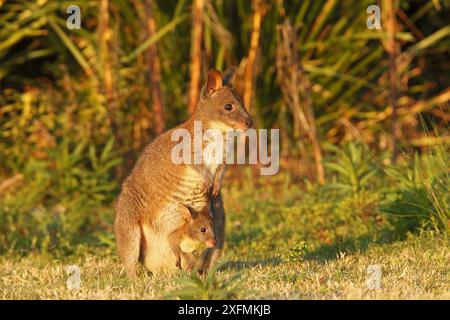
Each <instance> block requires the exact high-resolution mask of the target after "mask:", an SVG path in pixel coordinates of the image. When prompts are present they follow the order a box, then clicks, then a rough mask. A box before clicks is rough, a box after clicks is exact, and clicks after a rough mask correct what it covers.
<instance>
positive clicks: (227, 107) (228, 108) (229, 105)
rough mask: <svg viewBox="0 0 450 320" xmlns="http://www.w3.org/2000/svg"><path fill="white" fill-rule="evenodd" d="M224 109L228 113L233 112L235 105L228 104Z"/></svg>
mask: <svg viewBox="0 0 450 320" xmlns="http://www.w3.org/2000/svg"><path fill="white" fill-rule="evenodd" d="M224 108H225V110H227V111H231V110H233V105H232V104H231V103H227V104H226V105H225V107H224Z"/></svg>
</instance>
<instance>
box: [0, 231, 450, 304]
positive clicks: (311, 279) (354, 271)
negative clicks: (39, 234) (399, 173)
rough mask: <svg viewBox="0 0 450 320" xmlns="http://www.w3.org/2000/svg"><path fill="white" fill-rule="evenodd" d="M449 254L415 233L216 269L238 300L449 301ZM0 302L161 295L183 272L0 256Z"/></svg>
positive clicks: (106, 256)
mask: <svg viewBox="0 0 450 320" xmlns="http://www.w3.org/2000/svg"><path fill="white" fill-rule="evenodd" d="M449 261H450V251H449V250H448V243H444V242H443V240H442V239H436V238H423V237H419V238H414V239H410V240H407V241H402V242H394V243H391V244H388V245H378V244H377V245H373V246H370V247H369V248H368V249H367V250H366V251H365V252H357V253H352V254H344V253H342V254H341V255H339V256H337V257H336V258H335V259H331V260H327V261H317V260H306V261H302V262H290V263H270V262H267V261H261V262H258V261H246V262H241V263H238V262H236V260H235V259H231V262H230V263H229V265H228V266H227V265H226V266H225V267H224V270H221V271H219V272H218V274H217V279H219V281H221V280H222V279H227V278H228V277H230V276H231V275H233V274H235V273H237V272H239V273H240V278H239V279H238V280H237V281H238V282H239V284H240V289H239V290H238V292H237V295H236V296H235V297H236V298H243V299H248V298H255V299H450V264H449ZM69 264H78V265H79V266H80V270H81V288H80V289H72V290H69V289H68V288H67V285H66V281H67V279H68V277H69V276H68V274H67V272H66V270H65V269H66V268H67V266H68V265H69ZM373 264H378V265H380V266H381V271H382V274H381V283H380V288H379V289H373V290H370V289H369V288H368V286H367V280H368V278H369V275H368V273H367V267H368V266H369V265H373ZM0 274H1V287H2V290H1V292H0V298H1V299H160V298H164V297H166V295H167V294H168V293H170V292H174V291H177V289H179V287H180V279H181V278H182V277H183V275H180V274H178V275H172V276H168V275H166V276H157V277H154V276H151V275H147V274H144V273H141V275H140V278H139V280H138V281H137V282H135V283H131V282H129V281H128V280H127V278H126V276H125V274H124V273H123V270H122V267H121V265H120V263H119V261H118V259H117V258H116V257H115V256H114V255H113V254H110V253H109V252H98V254H96V255H94V254H86V255H82V256H78V257H74V258H70V259H67V260H65V261H60V260H55V259H52V258H50V257H48V256H45V255H30V256H28V257H26V258H17V257H16V258H6V257H2V258H1V260H0Z"/></svg>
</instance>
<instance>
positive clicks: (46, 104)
mask: <svg viewBox="0 0 450 320" xmlns="http://www.w3.org/2000/svg"><path fill="white" fill-rule="evenodd" d="M387 1H389V0H387ZM373 2H374V1H369V0H367V1H366V0H363V1H360V0H358V1H357V0H346V1H334V0H318V1H316V0H314V1H312V0H311V1H308V0H305V1H282V0H271V1H268V0H267V1H262V0H255V1H244V0H236V1H224V0H217V1H212V0H202V1H200V0H195V1H186V0H178V1H151V0H146V1H139V0H133V1H119V0H111V1H107V0H101V1H91V0H84V1H83V0H80V1H46V0H36V1H31V0H27V1H14V0H8V1H1V0H0V127H1V132H0V157H1V162H0V252H8V251H11V252H15V251H22V250H23V252H29V251H30V250H34V249H39V250H42V251H57V252H62V253H73V252H74V251H76V250H77V248H79V247H80V246H83V245H86V244H88V245H92V246H94V245H95V246H105V247H110V246H113V243H114V240H113V236H112V231H111V222H112V219H113V213H112V203H113V201H114V198H115V196H116V194H117V192H118V188H119V186H120V183H121V181H122V179H123V178H124V176H125V175H126V173H127V172H128V171H129V170H130V168H131V166H132V165H133V163H134V161H135V159H136V158H137V156H138V154H139V151H140V150H141V149H142V148H143V147H144V146H145V144H146V143H148V142H149V141H151V139H152V138H154V137H155V136H156V135H157V134H158V133H159V132H160V131H161V130H162V128H163V127H165V128H170V127H172V126H174V125H176V124H178V123H180V122H181V121H183V120H184V119H186V117H187V116H188V115H189V108H188V105H189V101H190V98H191V97H192V88H195V87H196V86H197V87H198V86H199V83H195V82H193V80H192V79H194V78H195V77H194V74H197V76H199V75H200V76H201V75H205V74H206V71H207V69H208V68H210V67H216V68H218V69H221V70H224V69H225V68H226V67H229V66H233V65H235V66H238V78H239V79H238V83H237V88H238V90H239V91H240V92H241V93H242V94H243V96H244V97H247V98H246V99H247V101H248V102H249V103H248V104H247V108H248V109H249V111H250V113H251V114H252V116H253V117H254V119H255V120H256V123H257V124H256V127H262V128H280V130H281V139H282V140H281V144H282V146H281V147H282V157H283V159H282V162H281V163H282V169H281V171H282V174H280V175H279V176H278V177H274V178H270V179H269V178H268V179H265V180H264V179H263V178H256V176H255V175H256V173H255V172H252V171H251V170H245V171H243V172H240V171H238V169H236V170H233V171H236V173H235V174H232V173H231V175H230V176H229V177H228V179H229V180H228V181H229V183H228V184H229V185H230V187H229V188H226V189H225V193H226V196H227V199H238V198H240V197H242V196H243V195H242V194H246V193H245V192H242V194H241V195H240V194H239V193H237V191H236V190H235V186H234V185H236V186H242V184H244V185H245V184H246V183H247V184H246V185H245V188H244V190H253V188H255V187H256V188H258V187H259V188H264V189H265V190H276V188H282V189H283V190H284V189H285V190H287V192H288V193H289V195H288V196H287V198H286V199H287V200H286V203H285V204H283V206H281V205H280V204H277V203H276V202H275V200H273V199H267V198H264V199H259V200H258V199H257V200H254V201H251V202H249V203H247V202H245V206H246V207H245V208H243V207H242V206H240V205H236V208H235V209H233V218H232V219H233V220H235V221H240V223H241V224H242V226H241V227H242V229H239V228H240V227H239V228H238V230H242V232H239V233H236V232H232V233H229V234H230V236H229V237H230V239H229V240H230V241H231V243H234V247H233V246H232V248H234V249H233V250H237V249H236V248H239V255H241V254H244V253H245V252H253V253H255V252H256V253H257V252H261V254H265V253H267V252H271V250H272V249H274V248H276V249H277V250H276V251H277V255H278V256H279V257H281V258H280V259H285V260H286V259H287V260H293V261H296V260H297V259H303V257H304V256H305V255H306V256H307V255H308V253H307V251H308V250H307V248H308V247H309V245H306V243H309V244H311V245H312V246H313V247H314V248H315V249H314V250H318V251H317V252H327V250H330V246H332V245H335V246H339V247H342V246H344V247H345V246H348V245H349V244H351V243H356V242H355V241H363V240H361V238H360V237H362V235H364V237H367V238H369V239H372V238H374V237H375V238H377V239H387V238H389V239H390V238H395V237H400V238H401V237H403V236H404V235H405V234H406V233H407V232H408V231H410V230H417V228H418V227H424V228H431V229H433V230H435V231H436V232H440V233H444V234H445V233H448V230H449V228H450V226H449V217H450V213H449V194H450V193H449V192H448V191H449V190H448V186H449V179H450V178H449V172H450V171H449V163H450V162H449V161H448V160H449V159H448V154H449V153H448V141H449V138H448V131H449V127H448V120H449V118H450V113H449V108H448V106H449V105H448V101H449V99H450V78H449V74H450V68H449V67H450V59H449V58H450V52H449V51H450V26H449V24H448V16H449V13H450V12H449V11H450V2H449V1H439V0H435V1H425V0H423V1H403V0H402V1H397V2H395V13H396V14H395V17H396V18H395V19H396V25H397V27H396V29H395V30H394V31H395V32H394V35H395V37H394V38H389V35H388V29H389V27H388V25H389V21H390V20H389V19H388V18H386V17H385V16H384V14H385V12H386V10H387V9H386V8H387V5H386V3H387V2H386V1H380V2H379V4H380V6H381V8H382V13H383V19H382V25H383V29H381V30H369V29H368V28H367V27H366V20H367V17H368V14H367V13H366V8H367V6H368V5H370V4H373ZM71 4H77V5H79V6H80V8H81V12H82V28H81V29H80V30H69V29H68V28H67V27H66V21H65V20H66V17H67V15H66V8H67V6H69V5H71ZM199 5H200V11H199V12H198V11H197V12H196V11H195V10H196V9H195V8H197V9H198V8H199ZM255 17H260V19H261V21H260V24H259V25H258V23H257V22H258V21H257V19H256V18H255ZM391 19H392V18H391ZM152 23H153V24H154V27H153V29H152V28H151V27H149V25H151V24H152ZM195 25H197V26H200V27H201V31H202V32H201V33H200V38H199V39H195V35H194V33H193V32H192V33H191V31H192V29H193V28H194V26H195ZM257 34H259V36H258V37H257ZM255 38H256V40H257V46H256V47H255V46H252V43H254V41H253V40H255ZM196 40H198V41H197V42H196ZM294 40H295V41H294ZM283 41H284V42H283ZM195 43H199V47H198V48H197V49H199V50H197V51H195V50H194V49H195ZM391 45H394V47H395V48H396V49H395V50H393V51H392V50H391V49H389V48H390V46H391ZM196 52H197V53H196ZM390 59H394V61H395V66H394V69H393V67H392V64H391V62H392V60H390ZM196 61H199V62H200V64H198V65H199V66H200V69H198V70H197V69H195V65H196V64H195V62H196ZM293 74H296V75H298V80H297V82H295V81H294V80H295V79H294V78H292V77H291V75H293ZM392 74H395V75H396V80H395V81H394V83H393V80H392V78H391V76H392ZM159 78H160V81H157V80H155V79H159ZM200 78H202V79H204V77H200ZM394 87H395V89H393V88H394ZM394 90H395V91H396V92H394ZM296 97H297V98H296ZM392 97H394V98H395V99H392ZM296 99H297V100H296ZM295 101H299V102H297V103H295ZM302 114H306V115H307V122H306V123H302V122H301V121H300V119H301V115H302ZM396 125H397V126H399V128H400V131H399V132H397V133H396V132H395V130H393V129H392V128H393V127H395V126H396ZM310 128H316V129H315V130H312V131H311V129H310ZM396 150H397V151H396ZM316 151H320V153H321V157H322V158H323V159H320V158H319V159H318V158H316V157H312V156H310V155H311V154H316ZM396 153H397V155H395V154H396ZM322 164H324V165H325V175H324V179H325V180H324V181H321V179H320V176H319V175H318V174H317V172H316V171H315V168H318V166H320V165H322ZM283 172H284V173H283ZM288 173H289V174H288ZM250 182H251V184H249V183H250ZM324 182H325V183H324ZM321 184H323V186H321ZM241 191H242V189H241ZM273 192H275V191H273ZM248 197H252V195H250V194H249V195H248ZM228 201H230V202H231V200H228ZM260 206H261V208H260ZM272 210H274V212H275V213H276V214H270V213H271V212H272ZM305 212H310V214H305ZM312 213H316V214H312ZM399 216H402V217H403V218H401V219H399ZM280 217H283V218H282V219H280ZM289 221H290V223H287V222H289ZM296 222H299V223H300V224H296ZM294 225H297V227H294ZM299 226H304V227H305V230H306V229H307V228H306V227H309V228H310V231H305V230H304V229H301V230H303V231H301V230H300V229H299V228H298V227H299ZM349 226H352V227H353V226H357V227H356V228H350V227H349ZM233 230H234V229H233ZM320 230H322V231H320ZM388 230H389V232H388ZM386 232H388V236H386ZM386 237H387V238H386ZM247 240H248V241H247ZM304 241H306V242H304ZM55 249H57V250H55ZM310 249H311V248H310ZM314 250H313V251H314ZM320 250H322V251H320ZM331 251H332V252H335V251H333V250H331ZM253 258H255V256H253ZM256 258H257V257H256ZM211 281H213V280H211Z"/></svg>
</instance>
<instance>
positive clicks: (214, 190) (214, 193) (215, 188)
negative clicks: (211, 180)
mask: <svg viewBox="0 0 450 320" xmlns="http://www.w3.org/2000/svg"><path fill="white" fill-rule="evenodd" d="M219 193H220V186H219V185H218V184H214V185H213V186H212V188H211V197H213V198H215V197H217V196H218V195H219Z"/></svg>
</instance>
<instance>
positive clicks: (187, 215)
mask: <svg viewBox="0 0 450 320" xmlns="http://www.w3.org/2000/svg"><path fill="white" fill-rule="evenodd" d="M178 210H179V211H180V213H181V216H182V217H183V219H184V220H186V221H187V222H189V223H191V222H192V219H193V216H192V212H191V210H190V209H189V208H188V207H187V206H185V205H184V204H182V203H180V204H178Z"/></svg>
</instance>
